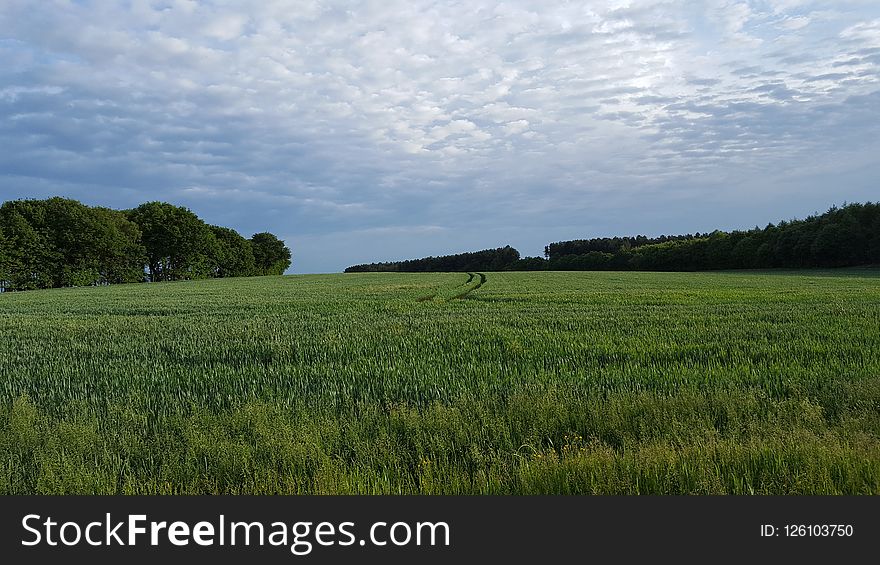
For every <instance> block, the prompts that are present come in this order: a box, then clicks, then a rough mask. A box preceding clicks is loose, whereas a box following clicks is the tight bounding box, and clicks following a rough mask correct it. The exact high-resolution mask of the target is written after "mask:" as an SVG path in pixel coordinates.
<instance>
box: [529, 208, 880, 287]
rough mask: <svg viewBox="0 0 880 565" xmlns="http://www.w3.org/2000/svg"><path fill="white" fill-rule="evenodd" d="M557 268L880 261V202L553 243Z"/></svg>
mask: <svg viewBox="0 0 880 565" xmlns="http://www.w3.org/2000/svg"><path fill="white" fill-rule="evenodd" d="M545 251H546V255H547V259H548V261H547V265H546V268H549V269H553V270H647V271H702V270H714V269H772V268H791V269H800V268H811V267H850V266H859V265H877V264H880V203H871V202H868V203H865V204H848V205H845V206H843V207H840V208H838V207H832V208H830V209H829V210H828V211H827V212H825V213H824V214H819V215H813V216H809V217H807V218H806V219H803V220H791V221H787V222H779V224H776V225H774V224H772V223H771V224H768V225H767V226H766V227H764V228H760V227H755V228H753V229H751V230H740V231H733V232H730V233H728V232H723V231H720V230H716V231H714V232H712V233H710V234H702V235H701V234H699V233H697V234H694V235H691V234H687V235H678V236H661V237H660V238H655V239H650V238H646V237H645V236H635V237H617V238H599V239H592V240H576V241H563V242H557V243H551V244H550V245H548V246H547V247H546V248H545Z"/></svg>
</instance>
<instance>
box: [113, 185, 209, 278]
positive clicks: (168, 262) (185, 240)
mask: <svg viewBox="0 0 880 565" xmlns="http://www.w3.org/2000/svg"><path fill="white" fill-rule="evenodd" d="M128 217H129V219H130V220H131V221H133V222H134V223H135V224H137V226H138V228H139V229H140V231H141V239H142V242H143V245H144V248H145V249H146V255H147V267H148V269H149V271H150V280H152V281H174V280H187V279H202V278H207V277H209V276H211V275H212V271H213V269H212V267H213V263H214V257H216V256H217V254H218V252H217V240H216V239H215V237H214V234H213V233H212V232H211V229H210V228H209V227H208V224H206V223H205V222H203V221H202V220H201V219H199V217H198V216H196V215H195V214H194V213H192V211H190V210H189V209H187V208H182V207H180V206H174V205H172V204H167V203H165V202H147V203H146V204H141V205H140V206H138V207H137V208H135V209H134V210H131V211H130V212H129V215H128Z"/></svg>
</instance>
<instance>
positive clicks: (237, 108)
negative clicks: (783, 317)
mask: <svg viewBox="0 0 880 565" xmlns="http://www.w3.org/2000/svg"><path fill="white" fill-rule="evenodd" d="M878 156H880V2H877V1H876V0H849V1H847V0H842V1H833V2H832V1H812V0H754V1H734V0H707V1H705V2H694V1H679V0H645V1H626V0H601V1H595V2H586V1H580V2H567V1H559V2H525V1H518V0H511V1H504V2H498V1H488V0H467V1H460V2H455V1H446V2H444V1H439V2H434V1H423V0H400V1H398V0H381V1H372V0H365V1H358V2H337V1H322V0H303V1H279V0H260V1H254V2H246V1H221V0H216V1H193V0H128V1H102V0H41V1H40V2H33V1H31V0H0V200H8V199H15V198H46V197H50V196H64V197H69V198H75V199H78V200H80V201H82V202H84V203H87V204H90V205H101V206H109V207H113V208H129V207H133V206H136V205H137V204H140V203H142V202H146V201H151V200H162V201H167V202H171V203H174V204H177V205H181V206H186V207H188V208H190V209H192V210H193V211H194V212H196V213H197V214H199V215H200V216H201V217H202V218H204V219H205V220H206V221H208V222H210V223H213V224H218V225H224V226H228V227H232V228H235V229H237V230H239V231H240V232H241V233H242V234H244V235H245V236H250V235H251V234H252V233H255V232H259V231H271V232H272V233H275V234H276V235H278V236H279V237H281V238H282V239H284V240H285V241H286V242H287V244H288V246H289V247H290V248H291V249H292V252H293V268H292V270H291V271H290V272H293V273H315V272H336V271H340V270H342V269H344V268H345V267H346V266H348V265H352V264H356V263H363V262H373V261H385V260H399V259H406V258H413V257H422V256H428V255H442V254H447V253H455V252H463V251H475V250H479V249H486V248H494V247H500V246H504V245H508V244H509V245H512V246H514V247H516V248H517V249H519V251H520V252H521V253H522V254H523V255H524V256H526V255H541V254H542V253H543V248H544V245H546V244H547V243H550V242H553V241H560V240H566V239H577V238H587V237H601V236H613V235H635V234H645V235H650V236H656V235H660V234H672V233H692V232H697V231H699V232H705V231H711V230H713V229H716V228H719V229H745V228H750V227H754V226H755V225H760V226H764V225H766V224H767V223H768V222H777V221H779V220H786V219H791V218H798V217H804V216H806V215H809V214H813V213H817V212H819V213H821V212H823V211H825V210H827V209H828V208H829V207H830V206H831V205H835V204H836V205H840V204H842V203H844V202H864V201H868V200H871V201H876V200H878V199H880V198H878V197H880V190H878V188H880V187H878V180H880V166H878V163H880V159H878Z"/></svg>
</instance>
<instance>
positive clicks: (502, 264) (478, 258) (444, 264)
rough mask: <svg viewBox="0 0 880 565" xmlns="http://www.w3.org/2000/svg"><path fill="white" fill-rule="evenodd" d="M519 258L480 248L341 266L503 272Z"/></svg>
mask: <svg viewBox="0 0 880 565" xmlns="http://www.w3.org/2000/svg"><path fill="white" fill-rule="evenodd" d="M519 261H520V257H519V251H517V250H516V249H514V248H513V247H510V246H509V245H508V246H506V247H499V248H498V249H484V250H482V251H475V252H473V253H459V254H457V255H443V256H442V257H424V258H422V259H411V260H409V261H394V262H388V263H368V264H364V265H354V266H352V267H348V268H347V269H345V272H346V273H380V272H399V273H426V272H456V271H504V270H519V269H513V268H512V267H514V266H515V265H516V264H517V263H518V262H519Z"/></svg>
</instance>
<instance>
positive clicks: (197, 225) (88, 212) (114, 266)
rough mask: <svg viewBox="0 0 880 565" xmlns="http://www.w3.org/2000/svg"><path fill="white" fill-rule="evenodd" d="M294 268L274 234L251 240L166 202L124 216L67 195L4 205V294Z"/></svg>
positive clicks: (0, 274)
mask: <svg viewBox="0 0 880 565" xmlns="http://www.w3.org/2000/svg"><path fill="white" fill-rule="evenodd" d="M289 266H290V250H289V249H288V248H287V247H286V246H285V245H284V242H283V241H281V240H279V239H278V238H277V237H275V236H274V235H272V234H271V233H258V234H255V235H254V236H253V237H251V238H250V239H245V238H244V237H243V236H241V235H240V234H239V233H238V232H236V231H235V230H232V229H229V228H223V227H219V226H212V225H209V224H207V223H205V222H204V221H203V220H201V219H200V218H199V217H198V216H196V215H195V214H194V213H193V212H192V211H190V210H189V209H187V208H182V207H179V206H174V205H172V204H167V203H164V202H148V203H146V204H142V205H140V206H138V207H137V208H135V209H133V210H122V211H120V210H111V209H109V208H101V207H91V206H86V205H84V204H82V203H80V202H77V201H76V200H69V199H65V198H49V199H47V200H14V201H8V202H5V203H3V205H2V206H0V287H2V289H4V290H29V289H37V288H57V287H69V286H86V285H97V284H116V283H129V282H144V281H175V280H189V279H204V278H212V277H241V276H255V275H280V274H282V273H283V272H284V271H285V270H286V269H287V268H288V267H289Z"/></svg>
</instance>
